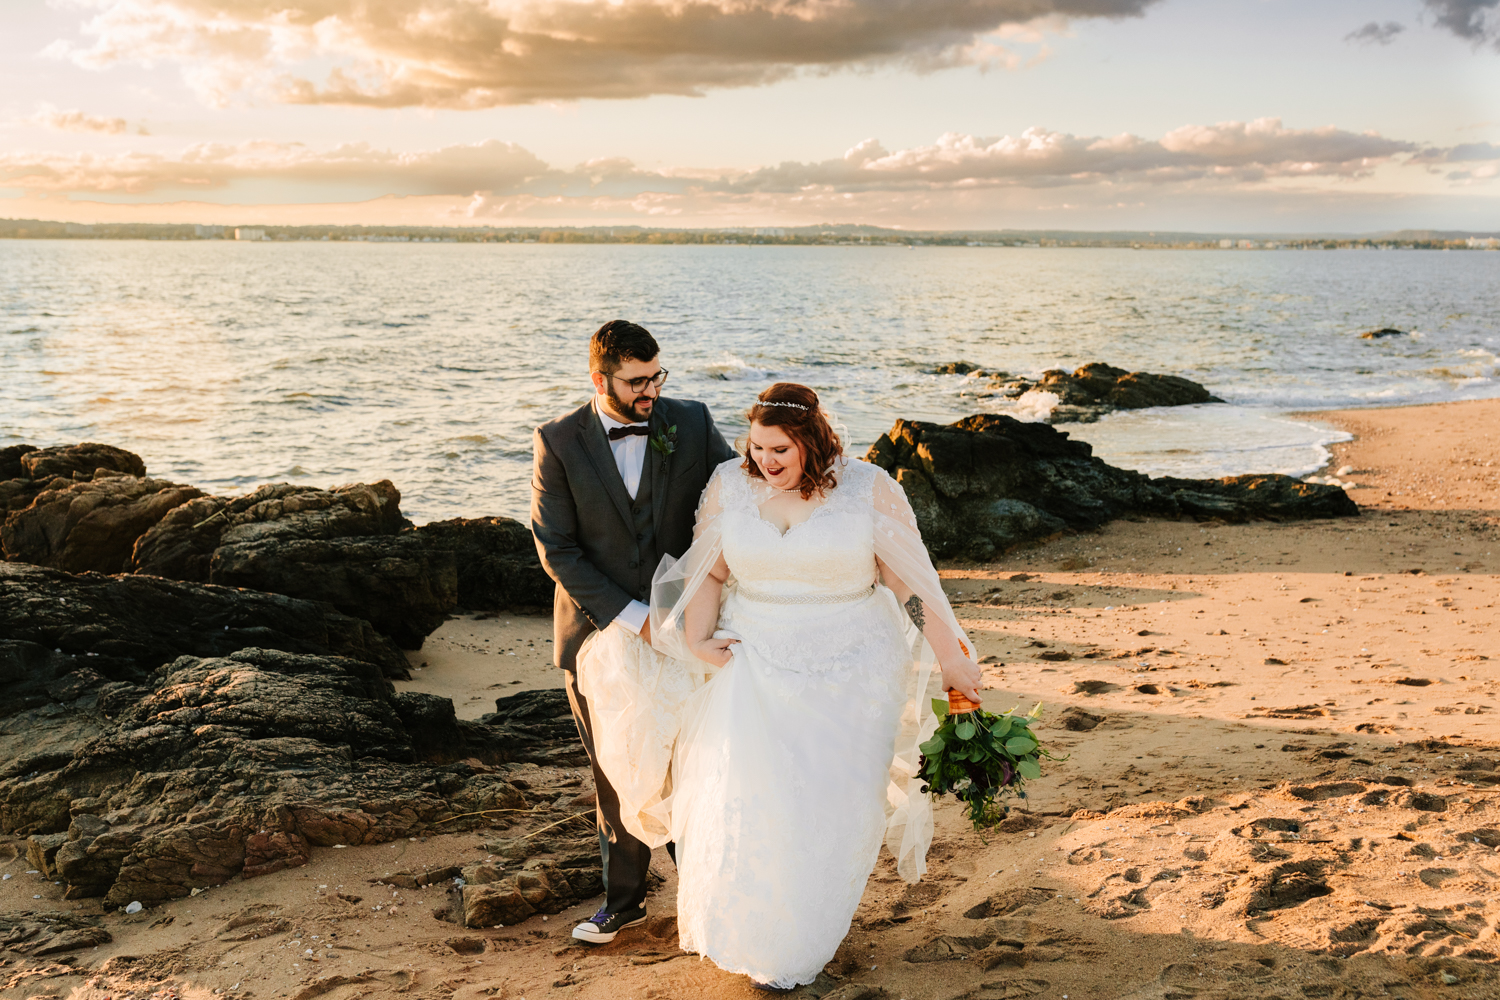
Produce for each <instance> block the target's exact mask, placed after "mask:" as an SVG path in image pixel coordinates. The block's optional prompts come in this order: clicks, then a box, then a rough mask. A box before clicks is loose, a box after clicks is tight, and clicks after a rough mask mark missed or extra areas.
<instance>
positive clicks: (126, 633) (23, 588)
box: [0, 563, 408, 712]
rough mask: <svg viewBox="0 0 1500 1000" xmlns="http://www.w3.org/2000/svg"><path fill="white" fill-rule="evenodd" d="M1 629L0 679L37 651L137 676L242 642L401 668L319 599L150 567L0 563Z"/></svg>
mask: <svg viewBox="0 0 1500 1000" xmlns="http://www.w3.org/2000/svg"><path fill="white" fill-rule="evenodd" d="M0 636H4V637H5V638H6V639H8V640H11V641H10V642H9V643H6V644H5V645H0V684H3V683H5V681H4V680H3V679H4V678H5V677H6V676H8V674H7V672H10V674H11V675H14V674H16V673H18V672H19V673H28V674H35V675H36V676H37V677H40V676H41V675H40V674H37V673H36V672H37V671H38V670H42V667H41V666H40V665H39V661H38V660H37V659H36V657H39V656H43V654H47V655H50V656H53V657H69V658H74V657H76V658H77V662H78V663H79V664H86V665H87V666H88V667H89V668H90V669H92V670H94V671H96V672H97V673H99V674H101V675H102V676H104V677H105V678H107V679H109V680H117V681H130V682H133V683H141V682H143V681H144V680H145V679H146V678H147V677H149V676H150V675H151V673H152V671H154V670H155V669H156V668H157V667H159V666H161V665H162V664H163V663H169V662H171V661H172V660H174V659H176V658H177V657H179V656H182V655H184V654H188V655H193V656H223V655H227V654H229V653H232V652H234V651H235V650H238V649H243V648H245V647H246V646H261V647H266V648H270V649H280V650H285V651H287V652H291V653H312V654H318V655H331V656H350V657H355V658H357V659H360V660H364V661H365V662H367V663H373V664H375V665H376V666H378V667H380V668H381V669H382V670H383V671H385V673H386V675H387V676H391V677H401V678H404V677H406V676H408V673H407V671H408V666H407V663H406V658H405V657H404V656H403V655H402V654H401V652H400V650H398V649H397V648H396V647H395V646H394V645H392V643H391V641H390V640H389V639H387V638H385V637H384V636H382V635H380V634H379V633H378V632H376V631H375V630H374V629H373V628H372V627H371V626H370V624H369V623H368V622H366V621H364V620H363V619H359V618H353V617H349V616H346V615H342V614H339V613H338V612H337V611H335V610H333V609H332V608H330V607H329V606H327V605H326V604H319V603H315V602H312V601H304V600H298V599H296V598H292V597H286V596H284V595H281V594H263V593H257V592H255V591H244V590H234V589H231V588H228V587H205V586H199V585H195V584H187V583H178V582H176V581H172V580H163V579H159V578H157V577H149V576H118V577H107V576H99V575H95V574H86V575H80V576H75V575H72V574H69V573H63V572H61V571H58V570H50V569H42V568H40V567H36V566H27V565H24V564H22V563H0ZM22 644H26V645H28V646H29V647H36V648H34V649H29V650H28V649H23V648H22ZM49 651H55V652H49ZM68 662H69V663H71V662H73V661H72V660H69V661H68ZM6 664H9V665H8V666H7V665H6ZM48 669H53V670H54V671H55V669H60V667H55V668H48ZM44 672H45V671H44ZM36 683H37V684H43V685H44V684H46V683H50V680H47V681H43V680H37V681H36ZM3 705H4V700H3V699H0V706H3ZM3 710H4V709H3V708H0V712H3Z"/></svg>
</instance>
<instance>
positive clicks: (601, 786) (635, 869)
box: [563, 669, 676, 913]
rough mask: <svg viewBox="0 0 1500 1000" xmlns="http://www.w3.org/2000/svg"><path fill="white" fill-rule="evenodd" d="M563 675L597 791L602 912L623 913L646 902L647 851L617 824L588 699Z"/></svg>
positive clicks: (616, 804)
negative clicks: (602, 887) (602, 878)
mask: <svg viewBox="0 0 1500 1000" xmlns="http://www.w3.org/2000/svg"><path fill="white" fill-rule="evenodd" d="M563 674H564V675H565V676H566V678H567V681H566V686H567V690H568V704H569V705H571V706H572V707H573V721H574V722H575V723H577V725H578V738H579V739H580V740H582V741H583V748H584V749H585V750H587V751H588V755H589V767H590V768H591V769H592V770H593V772H594V788H595V789H597V790H598V799H599V804H598V808H597V809H596V810H595V815H596V816H597V817H598V818H599V857H600V858H601V859H602V860H603V862H604V909H605V910H606V911H607V912H609V913H624V912H625V911H626V910H633V909H635V908H636V907H638V906H640V905H642V904H643V903H645V901H646V873H647V872H648V871H649V870H650V868H651V848H649V847H647V846H646V845H645V844H643V843H641V842H640V841H639V840H637V839H636V838H635V837H633V836H631V835H630V831H628V830H626V829H625V826H624V824H622V823H621V822H620V797H619V796H618V795H617V794H616V793H615V790H614V786H612V785H611V784H610V783H609V779H608V778H607V777H605V776H604V772H603V771H601V770H600V769H599V761H598V759H597V758H596V757H595V755H594V731H593V723H592V722H591V721H590V720H589V703H588V699H586V698H584V696H583V694H582V693H581V692H580V691H579V690H578V675H577V674H576V673H575V672H573V671H572V670H567V669H564V670H563ZM675 846H676V845H674V844H668V845H667V851H668V852H669V853H671V854H672V855H673V860H676V853H675V852H674V851H673V848H674V847H675Z"/></svg>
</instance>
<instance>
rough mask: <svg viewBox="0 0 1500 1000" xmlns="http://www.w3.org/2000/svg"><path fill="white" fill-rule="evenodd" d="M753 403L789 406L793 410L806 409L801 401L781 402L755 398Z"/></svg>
mask: <svg viewBox="0 0 1500 1000" xmlns="http://www.w3.org/2000/svg"><path fill="white" fill-rule="evenodd" d="M755 405H756V406H790V407H791V408H792V409H794V410H805V409H807V407H805V406H803V405H802V404H801V403H782V402H779V401H778V402H770V401H767V400H764V399H757V400H756V401H755Z"/></svg>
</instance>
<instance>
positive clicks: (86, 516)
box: [0, 444, 553, 649]
mask: <svg viewBox="0 0 1500 1000" xmlns="http://www.w3.org/2000/svg"><path fill="white" fill-rule="evenodd" d="M144 473H145V464H144V463H143V462H142V461H141V460H140V458H139V457H138V456H136V455H132V454H131V453H130V452H127V451H122V450H120V449H118V448H111V447H109V446H108V445H99V444H81V445H70V446H66V447H57V448H36V447H33V446H31V445H13V446H10V447H7V448H5V449H3V450H0V522H3V523H0V554H3V555H4V556H5V558H6V559H8V560H10V561H13V562H25V563H31V564H33V565H39V566H49V567H53V568H57V569H65V570H69V571H71V572H101V573H119V572H129V573H136V574H143V575H151V576H160V577H166V578H168V579H173V580H182V581H186V582H192V583H213V584H219V585H222V586H232V587H241V588H248V589H254V590H263V591H267V592H271V593H278V594H285V595H287V596H290V597H301V598H305V599H308V600H316V601H326V602H328V603H329V604H332V605H333V606H334V607H336V608H338V609H339V610H340V611H341V612H343V613H345V614H347V615H352V616H357V617H360V618H364V619H365V620H367V621H369V622H371V623H372V624H373V625H374V626H375V627H376V628H377V629H378V630H379V631H380V632H382V633H384V634H385V635H388V636H390V637H391V638H393V639H395V640H396V642H397V643H398V644H399V645H401V646H403V647H405V648H407V649H420V648H421V646H422V642H423V640H424V639H425V638H426V636H427V635H428V634H430V633H431V632H432V631H433V630H434V629H435V628H437V627H438V625H440V624H441V623H442V622H443V620H444V619H445V617H446V616H447V613H448V612H449V611H451V610H452V609H453V608H454V607H455V606H457V605H459V604H461V605H463V606H464V607H469V608H545V607H548V606H550V605H551V603H552V589H553V587H552V581H551V579H550V578H548V577H547V575H546V573H545V572H543V570H542V568H541V564H540V562H539V561H538V559H537V555H536V548H535V545H534V543H533V542H532V539H531V532H530V530H529V529H528V528H527V527H526V526H525V525H523V524H521V523H519V522H517V521H513V520H511V519H509V518H503V517H488V518H458V519H454V520H451V521H440V522H437V523H434V524H430V525H425V526H423V527H421V528H412V526H411V522H409V521H407V520H406V519H405V518H403V517H402V516H401V493H400V491H399V490H397V489H396V487H395V486H394V485H393V484H392V483H390V482H389V481H387V480H382V481H381V482H377V483H368V484H366V483H359V484H355V485H352V486H340V487H337V488H335V489H321V488H319V487H315V486H296V485H292V484H288V483H278V484H273V485H269V486H262V487H260V488H259V489H257V490H255V491H254V492H253V493H251V494H249V495H248V496H244V497H239V498H230V497H214V496H204V495H203V494H202V493H201V492H200V491H198V490H197V489H195V488H193V487H191V486H181V485H177V484H174V483H168V482H165V481H162V480H156V479H147V478H145V475H144ZM48 477H50V478H48Z"/></svg>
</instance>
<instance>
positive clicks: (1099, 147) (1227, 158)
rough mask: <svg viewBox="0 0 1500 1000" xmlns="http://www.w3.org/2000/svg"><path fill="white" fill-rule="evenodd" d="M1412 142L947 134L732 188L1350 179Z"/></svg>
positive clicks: (1335, 135) (1228, 131) (760, 175)
mask: <svg viewBox="0 0 1500 1000" xmlns="http://www.w3.org/2000/svg"><path fill="white" fill-rule="evenodd" d="M1416 148H1417V147H1416V146H1415V145H1414V144H1412V143H1409V142H1403V141H1400V140H1396V139H1386V138H1382V137H1381V136H1378V135H1373V134H1362V133H1355V132H1347V131H1344V130H1341V129H1336V128H1333V127H1331V126H1329V127H1326V128H1318V129H1289V128H1286V127H1284V126H1283V125H1282V124H1281V120H1280V119H1279V118H1261V119H1257V120H1256V121H1253V122H1220V123H1219V124H1217V125H1187V126H1183V127H1182V128H1179V129H1174V130H1173V131H1171V132H1168V133H1167V134H1166V135H1164V136H1163V137H1162V138H1161V139H1160V140H1150V139H1143V138H1141V137H1139V136H1134V135H1129V134H1122V135H1118V136H1108V137H1088V136H1075V135H1070V134H1067V133H1063V132H1052V131H1048V130H1046V129H1042V128H1030V129H1027V130H1026V131H1025V132H1022V133H1021V134H1020V135H1019V136H1002V137H999V138H981V137H977V136H972V135H963V134H960V133H948V134H947V135H944V136H942V137H940V138H939V139H938V141H937V142H936V143H934V144H933V145H930V146H918V147H914V148H911V149H904V150H899V151H897V152H895V153H890V152H887V151H886V150H885V149H884V148H882V146H881V145H880V143H879V142H877V141H876V140H873V139H869V140H866V141H865V142H862V143H860V144H859V145H857V146H855V147H854V148H852V149H850V150H849V151H848V152H847V153H845V154H844V156H843V157H842V158H841V159H838V160H828V161H824V162H822V163H816V164H801V163H787V164H782V165H780V166H776V167H768V168H763V169H761V170H757V171H753V172H750V173H749V174H747V175H745V176H743V177H740V178H737V179H735V180H733V181H732V183H731V184H730V187H731V188H732V189H734V190H743V191H750V190H765V191H773V190H780V191H789V190H795V189H797V188H801V187H805V186H811V185H821V186H831V187H834V188H836V189H839V190H859V189H869V188H914V187H936V186H967V187H974V186H997V185H1022V186H1031V187H1055V186H1062V185H1078V184H1091V183H1101V182H1122V181H1139V182H1146V183H1169V182H1174V181H1176V182H1180V181H1187V180H1194V179H1199V178H1204V179H1212V180H1220V181H1241V182H1255V181H1263V180H1267V179H1269V178H1273V177H1310V176H1338V177H1355V176H1360V175H1364V174H1367V173H1369V172H1370V171H1371V170H1373V169H1374V168H1375V167H1376V166H1378V165H1379V164H1381V163H1384V162H1385V161H1387V160H1389V159H1390V158H1391V157H1393V156H1395V155H1396V154H1398V153H1409V152H1414V151H1415V150H1416Z"/></svg>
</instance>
